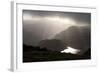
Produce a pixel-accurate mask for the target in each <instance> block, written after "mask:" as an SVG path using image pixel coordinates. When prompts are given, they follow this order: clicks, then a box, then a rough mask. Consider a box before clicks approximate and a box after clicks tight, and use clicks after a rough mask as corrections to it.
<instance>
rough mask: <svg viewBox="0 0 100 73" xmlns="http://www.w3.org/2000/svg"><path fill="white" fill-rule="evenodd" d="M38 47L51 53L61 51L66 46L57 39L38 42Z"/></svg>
mask: <svg viewBox="0 0 100 73" xmlns="http://www.w3.org/2000/svg"><path fill="white" fill-rule="evenodd" d="M39 46H40V48H47V49H48V50H52V51H62V50H64V49H65V48H66V47H67V44H66V43H64V42H63V41H61V40H59V39H46V40H42V41H40V42H39Z"/></svg>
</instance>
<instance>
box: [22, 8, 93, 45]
mask: <svg viewBox="0 0 100 73" xmlns="http://www.w3.org/2000/svg"><path fill="white" fill-rule="evenodd" d="M22 19H23V43H24V44H26V45H32V46H37V45H38V43H39V42H40V41H41V40H45V39H53V38H54V37H55V36H56V35H57V34H59V33H61V32H62V31H64V30H67V29H68V28H70V27H71V26H76V27H88V28H90V27H91V14H90V13H76V12H60V11H59V12H58V11H36V10H23V17H22Z"/></svg>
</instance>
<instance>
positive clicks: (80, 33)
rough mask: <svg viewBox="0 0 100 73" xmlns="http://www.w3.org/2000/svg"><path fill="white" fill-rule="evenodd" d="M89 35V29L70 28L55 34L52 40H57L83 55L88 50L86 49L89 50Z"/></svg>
mask: <svg viewBox="0 0 100 73" xmlns="http://www.w3.org/2000/svg"><path fill="white" fill-rule="evenodd" d="M90 35H91V33H90V27H85V26H84V27H82V26H81V27H78V26H71V27H69V28H68V29H66V30H64V31H62V32H60V33H58V34H56V35H55V36H54V37H53V39H59V40H61V41H62V42H64V43H66V44H67V46H70V47H73V48H75V49H80V50H81V53H80V54H83V53H85V52H86V51H87V50H88V48H91V47H90V45H91V44H90V42H91V40H90V39H91V36H90Z"/></svg>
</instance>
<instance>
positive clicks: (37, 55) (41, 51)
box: [23, 45, 91, 63]
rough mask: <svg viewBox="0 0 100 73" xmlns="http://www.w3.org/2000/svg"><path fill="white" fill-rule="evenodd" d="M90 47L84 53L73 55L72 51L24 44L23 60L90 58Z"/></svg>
mask: <svg viewBox="0 0 100 73" xmlns="http://www.w3.org/2000/svg"><path fill="white" fill-rule="evenodd" d="M90 55H91V54H90V49H89V50H88V51H87V52H86V53H84V54H83V55H73V54H70V53H60V52H59V51H51V50H47V49H46V48H40V47H33V46H27V45H24V46H23V62H24V63H25V62H41V61H61V60H62V61H64V60H66V61H67V60H81V59H90V58H91V57H90Z"/></svg>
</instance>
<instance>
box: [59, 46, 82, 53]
mask: <svg viewBox="0 0 100 73" xmlns="http://www.w3.org/2000/svg"><path fill="white" fill-rule="evenodd" d="M79 52H80V50H78V49H75V48H72V47H67V48H66V49H64V50H63V51H61V53H71V54H78V53H79Z"/></svg>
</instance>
